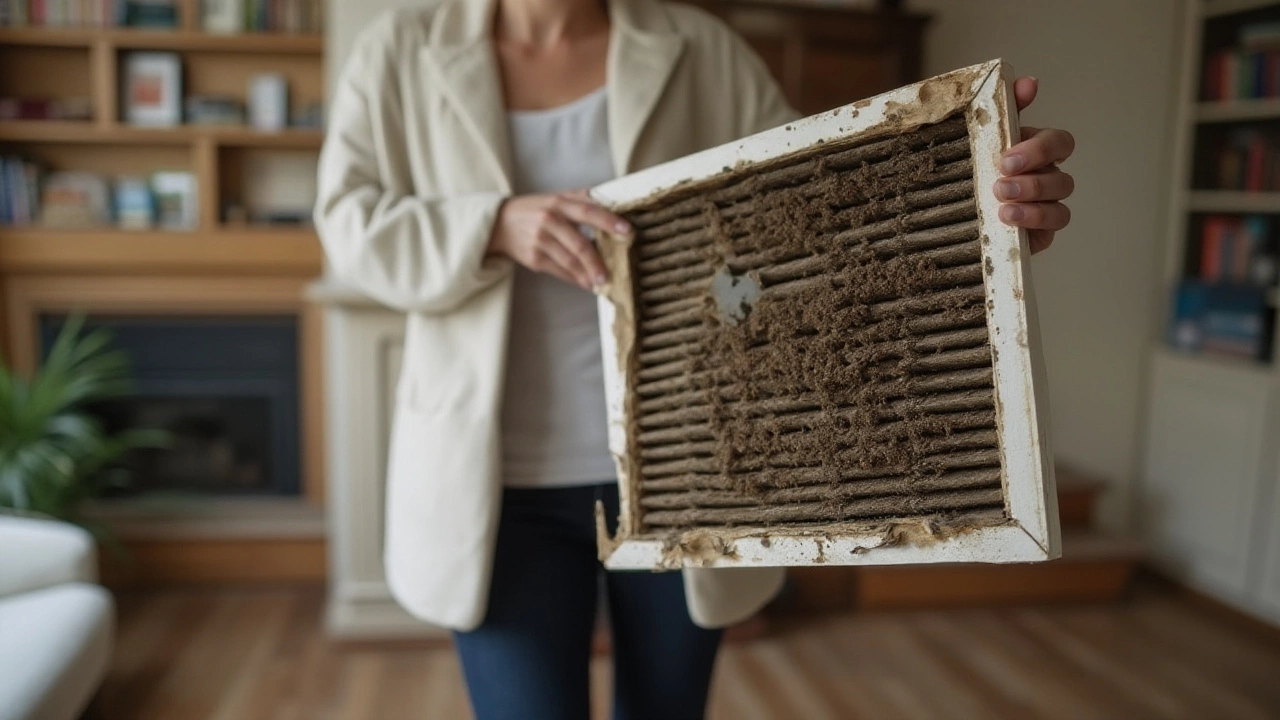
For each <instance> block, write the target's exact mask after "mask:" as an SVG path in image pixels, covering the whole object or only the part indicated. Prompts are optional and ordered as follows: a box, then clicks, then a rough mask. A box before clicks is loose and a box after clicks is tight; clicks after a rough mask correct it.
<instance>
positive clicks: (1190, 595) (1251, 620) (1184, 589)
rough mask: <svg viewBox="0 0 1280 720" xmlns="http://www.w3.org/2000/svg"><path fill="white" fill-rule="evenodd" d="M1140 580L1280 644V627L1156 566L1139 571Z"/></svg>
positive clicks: (1143, 567) (1147, 565)
mask: <svg viewBox="0 0 1280 720" xmlns="http://www.w3.org/2000/svg"><path fill="white" fill-rule="evenodd" d="M1139 578H1140V580H1141V581H1142V582H1144V583H1149V584H1153V585H1159V586H1161V587H1164V588H1166V589H1170V590H1173V591H1174V592H1176V593H1178V594H1179V595H1181V596H1182V597H1184V598H1186V599H1187V600H1189V601H1190V602H1191V603H1192V604H1194V605H1196V606H1197V607H1199V608H1201V609H1203V610H1205V611H1207V612H1209V613H1210V614H1212V615H1214V616H1216V617H1219V618H1221V619H1223V620H1225V621H1226V622H1228V623H1231V624H1233V625H1236V626H1238V627H1239V628H1240V629H1241V630H1244V631H1245V632H1248V633H1250V634H1252V635H1256V636H1260V637H1265V638H1267V639H1269V640H1271V641H1273V642H1275V643H1277V644H1280V625H1273V624H1271V623H1269V622H1267V621H1266V620H1263V619H1262V618H1259V617H1257V616H1255V615H1251V614H1249V613H1248V612H1245V611H1244V610H1241V609H1239V608H1237V607H1234V606H1232V605H1228V604H1227V603H1225V602H1223V601H1222V600H1219V599H1218V598H1216V597H1213V596H1212V595H1209V594H1207V593H1204V592H1201V591H1200V590H1197V589H1195V588H1193V587H1191V586H1190V585H1187V584H1186V583H1184V582H1183V581H1181V580H1179V579H1178V578H1176V577H1174V576H1173V575H1170V574H1169V573H1167V572H1165V571H1164V570H1162V569H1160V568H1158V567H1156V566H1154V565H1150V564H1144V565H1143V566H1142V567H1141V569H1140V570H1139Z"/></svg>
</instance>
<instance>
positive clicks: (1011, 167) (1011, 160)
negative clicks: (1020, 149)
mask: <svg viewBox="0 0 1280 720" xmlns="http://www.w3.org/2000/svg"><path fill="white" fill-rule="evenodd" d="M1026 164H1027V159H1026V158H1024V157H1022V156H1021V155H1008V156H1006V157H1005V158H1004V159H1003V160H1001V161H1000V171H1001V172H1003V173H1004V174H1005V175H1012V174H1014V173H1016V172H1018V171H1019V170H1021V169H1022V168H1023V167H1025V166H1026Z"/></svg>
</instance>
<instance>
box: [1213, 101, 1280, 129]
mask: <svg viewBox="0 0 1280 720" xmlns="http://www.w3.org/2000/svg"><path fill="white" fill-rule="evenodd" d="M1252 120H1280V98H1264V99H1259V100H1226V101H1223V102H1205V103H1200V104H1199V105H1197V106H1196V122H1200V123H1219V122H1248V121H1252Z"/></svg>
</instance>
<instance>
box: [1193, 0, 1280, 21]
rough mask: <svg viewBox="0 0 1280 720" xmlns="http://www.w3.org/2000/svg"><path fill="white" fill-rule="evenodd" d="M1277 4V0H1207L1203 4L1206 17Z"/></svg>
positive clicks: (1202, 12) (1202, 7)
mask: <svg viewBox="0 0 1280 720" xmlns="http://www.w3.org/2000/svg"><path fill="white" fill-rule="evenodd" d="M1272 5H1275V0H1207V1H1206V2H1205V3H1204V4H1203V5H1202V6H1201V14H1202V15H1203V16H1204V17H1217V16H1219V15H1232V14H1234V13H1241V12H1249V11H1250V10H1259V9H1261V8H1265V7H1270V6H1272Z"/></svg>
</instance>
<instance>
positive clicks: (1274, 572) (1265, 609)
mask: <svg viewBox="0 0 1280 720" xmlns="http://www.w3.org/2000/svg"><path fill="white" fill-rule="evenodd" d="M1268 445H1269V446H1270V447H1271V448H1272V449H1273V450H1276V449H1280V437H1277V435H1276V434H1275V433H1274V432H1273V434H1272V435H1271V436H1270V438H1269V439H1268ZM1272 460H1273V462H1275V463H1276V464H1275V465H1274V466H1273V467H1272V469H1273V472H1272V474H1271V487H1269V488H1267V490H1268V491H1269V494H1270V498H1269V500H1270V502H1265V503H1263V504H1262V505H1261V506H1260V507H1259V515H1260V517H1259V519H1258V522H1259V524H1260V525H1261V526H1262V527H1261V528H1260V530H1261V531H1262V535H1263V537H1264V538H1265V540H1264V542H1265V545H1264V549H1263V551H1262V553H1261V555H1262V557H1261V558H1260V563H1259V564H1260V566H1261V567H1260V568H1259V572H1258V582H1257V586H1256V588H1255V604H1256V605H1257V606H1258V609H1259V610H1260V611H1261V612H1262V613H1263V614H1265V615H1266V616H1267V617H1268V618H1269V619H1270V620H1271V621H1273V622H1276V623H1280V476H1278V475H1277V472H1274V471H1276V470H1277V469H1280V455H1278V456H1276V457H1273V458H1272Z"/></svg>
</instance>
